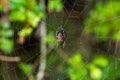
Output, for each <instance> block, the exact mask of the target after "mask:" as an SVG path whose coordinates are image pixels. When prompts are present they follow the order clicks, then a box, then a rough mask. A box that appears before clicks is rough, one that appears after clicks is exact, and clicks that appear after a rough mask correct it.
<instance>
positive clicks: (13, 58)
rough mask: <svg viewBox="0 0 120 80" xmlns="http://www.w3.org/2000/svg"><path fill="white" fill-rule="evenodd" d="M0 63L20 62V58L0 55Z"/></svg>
mask: <svg viewBox="0 0 120 80" xmlns="http://www.w3.org/2000/svg"><path fill="white" fill-rule="evenodd" d="M0 60H1V61H7V62H18V61H20V57H10V56H5V55H0Z"/></svg>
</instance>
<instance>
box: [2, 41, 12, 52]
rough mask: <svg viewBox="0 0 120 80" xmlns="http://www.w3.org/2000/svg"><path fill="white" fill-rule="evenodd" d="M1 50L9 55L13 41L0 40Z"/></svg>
mask: <svg viewBox="0 0 120 80" xmlns="http://www.w3.org/2000/svg"><path fill="white" fill-rule="evenodd" d="M1 50H2V51H4V52H5V53H6V54H9V53H10V52H11V51H12V50H13V41H12V40H9V39H2V40H1Z"/></svg>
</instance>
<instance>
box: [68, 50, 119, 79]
mask: <svg viewBox="0 0 120 80" xmlns="http://www.w3.org/2000/svg"><path fill="white" fill-rule="evenodd" d="M115 61H116V59H114V58H112V57H110V58H108V57H106V56H101V55H97V56H95V57H94V58H93V59H92V60H91V61H89V62H88V61H84V60H83V59H82V57H81V55H80V53H78V52H77V53H75V54H74V56H72V57H71V58H70V60H69V67H68V71H67V72H68V75H69V76H70V79H71V80H81V79H83V80H103V79H104V80H116V79H118V78H119V76H120V68H119V67H120V62H119V61H116V62H117V64H116V62H115Z"/></svg>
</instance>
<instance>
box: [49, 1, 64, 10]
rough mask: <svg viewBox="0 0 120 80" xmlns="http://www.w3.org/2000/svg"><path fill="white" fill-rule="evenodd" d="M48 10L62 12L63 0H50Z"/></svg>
mask: <svg viewBox="0 0 120 80" xmlns="http://www.w3.org/2000/svg"><path fill="white" fill-rule="evenodd" d="M48 2H49V3H48V10H50V11H54V10H55V11H56V12H60V11H61V10H62V9H63V4H62V0H49V1H48Z"/></svg>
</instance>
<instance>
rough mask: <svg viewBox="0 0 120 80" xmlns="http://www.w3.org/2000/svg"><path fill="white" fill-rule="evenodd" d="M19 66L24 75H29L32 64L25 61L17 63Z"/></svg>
mask: <svg viewBox="0 0 120 80" xmlns="http://www.w3.org/2000/svg"><path fill="white" fill-rule="evenodd" d="M18 66H19V68H20V69H21V70H22V71H23V72H24V74H25V75H29V74H30V73H31V72H32V65H31V64H26V63H22V62H21V63H19V65H18Z"/></svg>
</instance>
